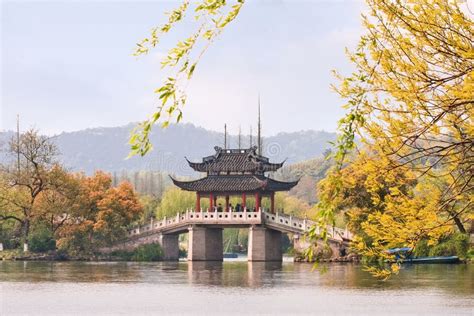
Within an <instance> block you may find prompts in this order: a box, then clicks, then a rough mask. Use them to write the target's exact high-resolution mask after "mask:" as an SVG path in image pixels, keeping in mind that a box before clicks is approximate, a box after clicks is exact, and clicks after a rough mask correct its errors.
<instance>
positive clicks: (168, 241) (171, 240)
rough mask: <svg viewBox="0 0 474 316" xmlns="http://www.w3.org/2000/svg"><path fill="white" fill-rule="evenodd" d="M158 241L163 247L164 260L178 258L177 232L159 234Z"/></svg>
mask: <svg viewBox="0 0 474 316" xmlns="http://www.w3.org/2000/svg"><path fill="white" fill-rule="evenodd" d="M158 243H159V244H160V246H161V248H162V249H163V260H164V261H178V260H179V235H177V234H169V235H167V234H166V235H165V234H161V235H160V237H159V239H158Z"/></svg>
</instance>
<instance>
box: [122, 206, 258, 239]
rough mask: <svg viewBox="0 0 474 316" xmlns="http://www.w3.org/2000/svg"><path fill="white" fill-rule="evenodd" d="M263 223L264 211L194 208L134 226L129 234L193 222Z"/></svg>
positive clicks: (139, 233)
mask: <svg viewBox="0 0 474 316" xmlns="http://www.w3.org/2000/svg"><path fill="white" fill-rule="evenodd" d="M261 223H262V212H249V211H247V210H244V211H242V212H235V211H231V212H217V211H214V212H209V211H204V212H202V211H201V212H196V211H194V210H186V211H185V212H179V213H177V214H176V215H175V216H173V217H169V218H166V217H165V218H164V219H162V220H158V221H157V220H153V219H152V220H151V221H150V223H148V224H145V225H142V226H139V227H135V228H132V229H131V230H130V231H129V233H128V235H129V236H136V235H141V234H144V233H148V232H151V231H158V230H166V229H172V228H174V227H179V226H183V225H191V224H216V225H217V224H235V225H239V224H240V225H245V224H248V225H252V224H254V225H258V224H261Z"/></svg>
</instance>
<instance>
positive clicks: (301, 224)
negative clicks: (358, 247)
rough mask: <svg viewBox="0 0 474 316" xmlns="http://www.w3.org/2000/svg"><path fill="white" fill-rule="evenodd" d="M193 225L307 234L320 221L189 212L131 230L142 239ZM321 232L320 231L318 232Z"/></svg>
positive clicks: (345, 236) (332, 233) (332, 234)
mask: <svg viewBox="0 0 474 316" xmlns="http://www.w3.org/2000/svg"><path fill="white" fill-rule="evenodd" d="M190 225H205V226H214V227H221V228H226V227H249V226H252V225H262V226H265V227H268V228H270V229H274V230H278V231H281V232H284V233H295V234H301V235H303V234H305V233H307V232H308V231H309V229H310V228H311V227H313V226H315V225H316V222H313V221H310V220H307V219H301V218H297V217H293V216H291V215H285V214H281V213H276V214H273V213H269V212H265V211H264V210H261V211H259V212H247V211H243V212H195V211H192V210H191V211H190V210H187V211H186V212H180V213H178V214H176V216H173V217H171V218H164V219H163V220H161V221H151V222H150V223H149V224H146V225H143V226H140V227H136V228H134V229H132V230H130V231H129V234H128V237H129V238H130V239H134V238H140V237H142V236H146V235H152V234H156V233H162V234H173V233H182V232H186V231H187V230H188V228H189V226H190ZM316 232H317V233H319V228H317V229H316ZM327 233H328V236H329V239H330V240H333V241H343V240H351V239H352V234H351V233H350V232H348V231H347V230H344V229H341V228H337V227H333V226H328V227H327Z"/></svg>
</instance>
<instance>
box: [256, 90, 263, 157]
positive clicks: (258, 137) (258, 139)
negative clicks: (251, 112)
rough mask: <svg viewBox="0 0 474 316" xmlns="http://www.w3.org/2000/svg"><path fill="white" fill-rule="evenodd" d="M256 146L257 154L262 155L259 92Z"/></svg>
mask: <svg viewBox="0 0 474 316" xmlns="http://www.w3.org/2000/svg"><path fill="white" fill-rule="evenodd" d="M257 126H258V127H257V128H258V131H257V146H258V154H259V155H262V121H261V120H260V93H259V94H258V123H257Z"/></svg>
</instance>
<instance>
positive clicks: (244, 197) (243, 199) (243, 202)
mask: <svg viewBox="0 0 474 316" xmlns="http://www.w3.org/2000/svg"><path fill="white" fill-rule="evenodd" d="M246 204H247V194H245V193H242V211H243V210H244V208H245V207H246Z"/></svg>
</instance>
